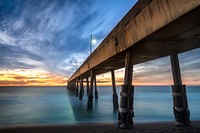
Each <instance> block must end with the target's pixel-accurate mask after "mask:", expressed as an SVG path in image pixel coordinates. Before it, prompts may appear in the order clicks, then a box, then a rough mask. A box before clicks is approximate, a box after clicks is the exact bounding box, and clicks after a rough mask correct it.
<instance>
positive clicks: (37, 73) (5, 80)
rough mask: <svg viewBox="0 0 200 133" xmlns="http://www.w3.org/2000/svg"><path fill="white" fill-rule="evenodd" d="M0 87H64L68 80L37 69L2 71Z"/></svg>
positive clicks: (0, 71) (0, 72)
mask: <svg viewBox="0 0 200 133" xmlns="http://www.w3.org/2000/svg"><path fill="white" fill-rule="evenodd" d="M0 75H1V77H0V86H64V85H66V83H67V78H66V77H64V76H60V75H55V74H52V73H50V72H47V71H44V70H37V69H15V70H10V69H3V70H2V69H1V70H0Z"/></svg>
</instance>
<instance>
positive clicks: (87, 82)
mask: <svg viewBox="0 0 200 133" xmlns="http://www.w3.org/2000/svg"><path fill="white" fill-rule="evenodd" d="M86 86H87V89H86V93H87V96H89V80H88V77H87V78H86Z"/></svg>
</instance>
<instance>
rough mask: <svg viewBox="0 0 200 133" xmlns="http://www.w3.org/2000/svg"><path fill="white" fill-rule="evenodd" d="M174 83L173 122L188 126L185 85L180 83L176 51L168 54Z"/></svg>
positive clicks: (188, 116)
mask: <svg viewBox="0 0 200 133" xmlns="http://www.w3.org/2000/svg"><path fill="white" fill-rule="evenodd" d="M170 59H171V66H172V74H173V81H174V85H172V96H173V111H174V116H175V123H176V125H179V126H189V125H190V124H191V122H190V111H189V109H188V101H187V93H186V88H185V85H182V79H181V71H180V65H179V59H178V54H177V53H172V54H170Z"/></svg>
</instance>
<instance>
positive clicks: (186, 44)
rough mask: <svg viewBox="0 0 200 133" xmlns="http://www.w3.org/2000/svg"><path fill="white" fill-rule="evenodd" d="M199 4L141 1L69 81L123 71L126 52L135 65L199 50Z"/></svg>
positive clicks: (177, 0) (178, 0) (190, 0)
mask: <svg viewBox="0 0 200 133" xmlns="http://www.w3.org/2000/svg"><path fill="white" fill-rule="evenodd" d="M199 18H200V0H139V1H138V3H137V4H136V5H135V6H134V7H133V8H132V9H131V10H130V11H129V12H128V14H127V15H126V16H125V17H124V18H123V19H122V20H121V21H120V22H119V23H118V24H117V26H116V27H115V28H114V29H113V30H112V31H111V32H110V34H109V35H108V36H107V37H106V38H105V39H104V40H103V41H102V43H101V44H100V45H99V46H98V47H97V48H96V49H95V50H94V52H93V53H92V54H91V55H90V56H89V57H88V58H87V59H86V61H85V62H84V63H83V64H82V65H81V66H80V67H79V69H78V70H77V71H76V72H75V73H74V74H73V75H72V76H71V77H70V79H69V80H68V83H69V82H71V81H74V80H75V79H76V78H77V77H80V75H83V77H89V75H90V72H89V71H90V70H91V69H95V74H101V73H105V72H108V71H110V70H111V69H113V70H115V69H119V68H123V67H124V65H125V64H124V60H125V51H126V50H131V51H133V60H132V62H133V64H139V63H142V62H146V61H150V60H153V59H157V58H161V57H164V56H168V55H169V54H170V53H172V52H178V53H181V52H185V51H189V50H192V49H195V48H199V47H200V19H199Z"/></svg>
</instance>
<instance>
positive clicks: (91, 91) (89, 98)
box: [87, 70, 94, 110]
mask: <svg viewBox="0 0 200 133" xmlns="http://www.w3.org/2000/svg"><path fill="white" fill-rule="evenodd" d="M90 78H91V79H90V90H89V96H88V105H87V109H89V110H91V109H92V107H93V81H94V70H91V72H90Z"/></svg>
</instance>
